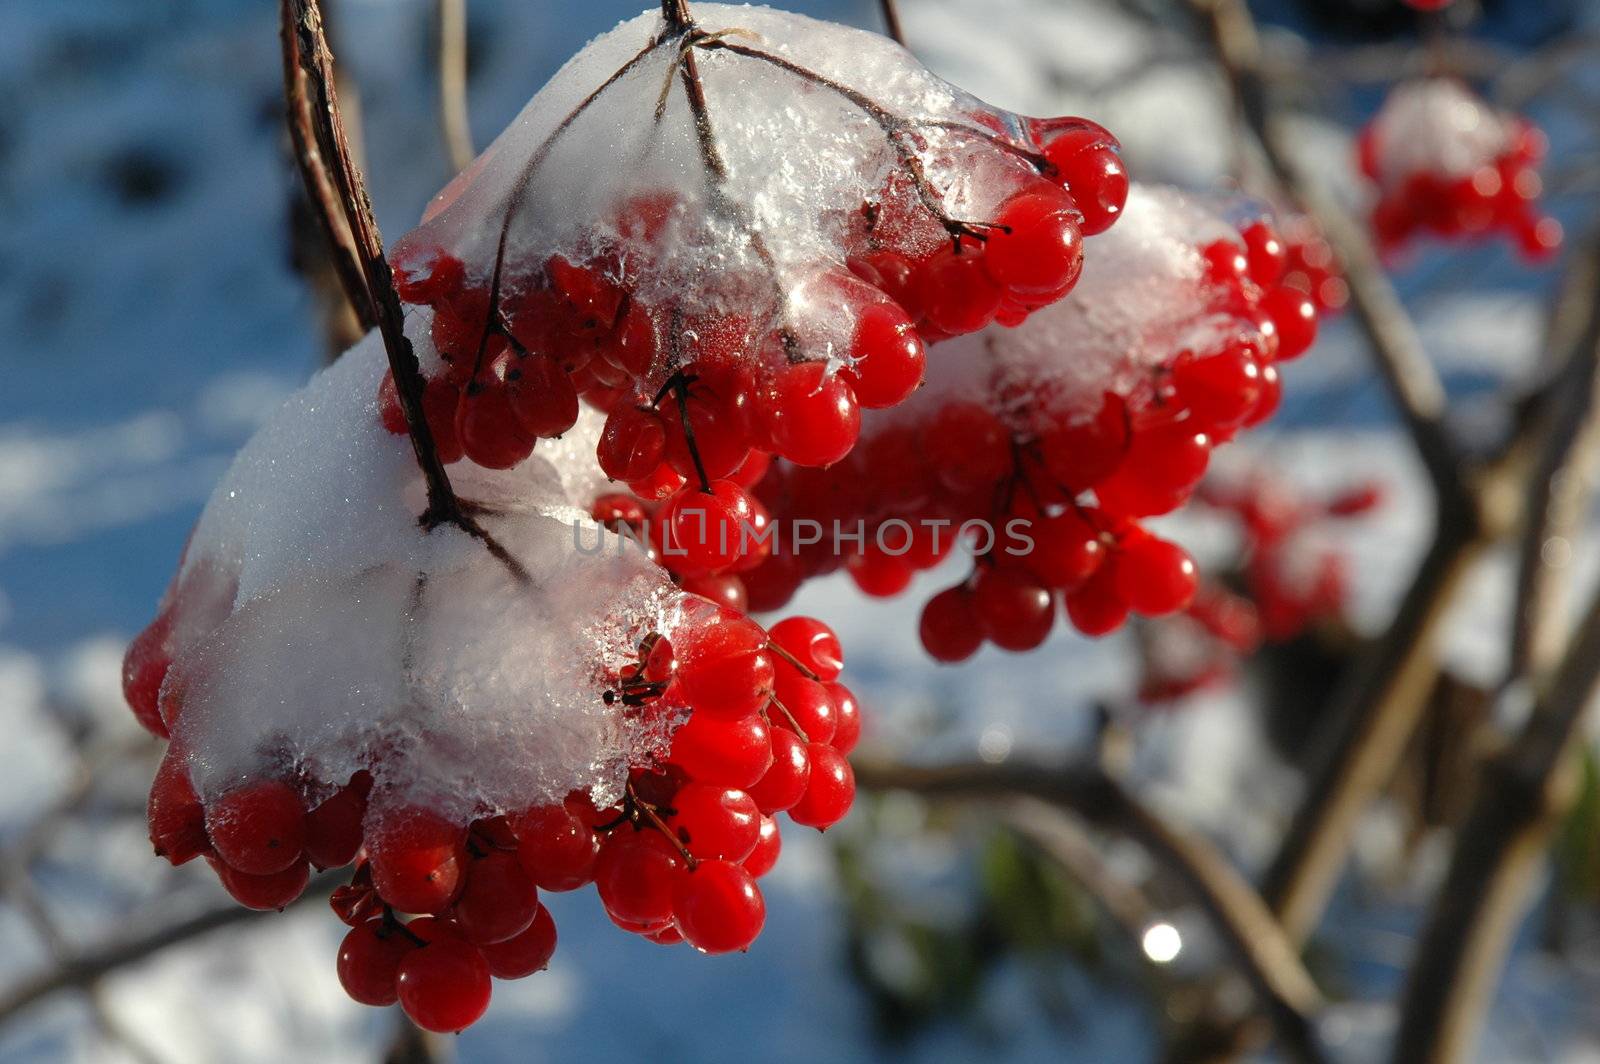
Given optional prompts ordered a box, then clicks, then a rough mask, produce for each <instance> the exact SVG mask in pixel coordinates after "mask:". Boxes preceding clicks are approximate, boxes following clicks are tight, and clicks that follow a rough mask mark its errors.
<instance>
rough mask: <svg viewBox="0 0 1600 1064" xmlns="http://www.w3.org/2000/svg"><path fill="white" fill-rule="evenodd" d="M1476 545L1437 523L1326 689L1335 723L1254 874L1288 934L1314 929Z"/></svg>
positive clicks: (1411, 717) (1404, 727) (1408, 721)
mask: <svg viewBox="0 0 1600 1064" xmlns="http://www.w3.org/2000/svg"><path fill="white" fill-rule="evenodd" d="M1485 546H1486V544H1485V543H1484V542H1483V541H1482V540H1480V539H1478V538H1476V537H1473V536H1470V535H1467V534H1465V533H1464V531H1463V529H1461V528H1460V527H1459V526H1456V525H1453V524H1444V525H1442V526H1441V527H1440V529H1439V531H1438V533H1437V535H1436V538H1435V539H1434V542H1433V544H1432V546H1431V547H1430V548H1429V550H1428V553H1427V555H1426V557H1424V558H1423V560H1422V564H1421V566H1420V567H1419V569H1418V571H1417V575H1416V577H1415V578H1414V579H1413V581H1412V584H1411V587H1410V588H1409V589H1407V591H1406V594H1405V597H1404V598H1403V599H1402V600H1401V602H1400V607H1399V609H1398V610H1397V611H1396V613H1395V616H1394V619H1393V620H1392V621H1390V623H1389V627H1388V628H1387V629H1386V630H1385V631H1384V633H1383V634H1382V635H1381V636H1379V637H1378V638H1377V640H1375V641H1374V642H1373V643H1372V644H1371V646H1370V648H1369V649H1368V650H1367V651H1366V652H1365V653H1364V654H1363V656H1362V657H1361V658H1360V659H1359V660H1358V661H1357V662H1356V665H1355V667H1354V670H1353V671H1352V673H1351V674H1350V676H1349V678H1348V679H1347V680H1346V681H1345V683H1344V685H1343V686H1342V687H1341V689H1340V690H1339V691H1338V692H1337V693H1336V695H1335V696H1334V698H1333V701H1332V704H1331V706H1330V708H1329V711H1328V718H1327V719H1328V720H1329V721H1330V723H1331V724H1333V725H1334V726H1335V727H1336V728H1337V729H1338V733H1337V734H1336V735H1335V736H1334V737H1333V738H1332V740H1331V743H1330V744H1329V745H1328V746H1327V747H1326V749H1327V751H1328V753H1327V754H1326V755H1325V756H1324V757H1323V759H1322V761H1321V763H1320V764H1319V766H1318V768H1317V770H1316V772H1315V773H1314V775H1313V777H1312V779H1311V780H1310V781H1309V782H1308V784H1307V789H1306V794H1305V797H1304V798H1303V799H1302V800H1301V802H1300V805H1299V807H1298V808H1297V809H1296V811H1295V815H1294V817H1293V819H1292V820H1291V821H1290V823H1289V826H1288V828H1287V829H1286V830H1285V832H1284V835H1283V841H1282V843H1281V844H1280V846H1279V850H1278V853H1277V855H1276V856H1275V858H1274V859H1273V861H1272V863H1271V864H1270V865H1269V866H1268V869H1267V872H1266V875H1265V877H1264V879H1263V883H1262V895H1263V896H1264V897H1265V898H1266V900H1267V904H1269V905H1271V906H1272V909H1273V911H1274V912H1275V913H1277V915H1278V918H1279V920H1280V921H1282V923H1283V929H1284V933H1285V934H1286V935H1288V937H1289V939H1290V940H1291V941H1293V942H1297V943H1298V942H1304V941H1305V940H1306V938H1307V937H1308V936H1309V935H1310V934H1311V932H1312V931H1313V930H1314V929H1315V927H1316V925H1317V921H1318V919H1319V918H1320V917H1321V914H1322V911H1323V909H1324V908H1325V907H1326V905H1327V901H1328V897H1329V895H1330V894H1332V892H1333V888H1334V886H1335V884H1336V883H1337V881H1338V877H1339V873H1340V871H1341V870H1342V869H1343V867H1344V861H1345V856H1346V854H1347V853H1348V851H1349V847H1350V840H1351V839H1352V837H1353V836H1354V833H1355V827H1356V823H1357V820H1358V818H1359V817H1360V815H1361V813H1362V811H1363V810H1364V809H1365V808H1366V807H1367V804H1368V802H1370V801H1371V800H1372V798H1373V796H1375V795H1376V794H1377V793H1378V792H1379V791H1380V790H1382V789H1383V787H1384V785H1385V784H1386V783H1387V782H1388V781H1389V779H1390V778H1391V777H1392V776H1393V775H1394V770H1395V766H1396V765H1397V764H1399V761H1400V757H1401V755H1402V753H1404V751H1405V746H1406V742H1407V740H1408V739H1409V738H1410V736H1411V734H1412V732H1414V731H1415V730H1416V727H1417V724H1418V722H1419V721H1420V720H1421V719H1422V713H1423V710H1424V709H1425V708H1426V706H1427V698H1426V694H1427V691H1428V688H1429V686H1430V685H1431V684H1432V682H1433V679H1434V677H1435V675H1436V671H1437V663H1436V659H1435V657H1434V652H1433V651H1434V639H1435V636H1436V635H1437V633H1438V629H1439V626H1440V622H1441V621H1442V619H1443V617H1444V615H1445V612H1446V610H1447V609H1448V607H1449V605H1450V602H1451V600H1452V599H1453V598H1454V596H1455V592H1456V589H1457V588H1458V587H1459V586H1460V584H1461V581H1462V578H1463V577H1464V576H1465V575H1466V572H1467V570H1468V569H1469V568H1470V567H1471V565H1472V563H1473V562H1474V561H1476V560H1477V558H1478V556H1479V555H1480V554H1481V553H1482V551H1483V549H1484V547H1485Z"/></svg>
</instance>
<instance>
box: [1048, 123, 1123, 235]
mask: <svg viewBox="0 0 1600 1064" xmlns="http://www.w3.org/2000/svg"><path fill="white" fill-rule="evenodd" d="M1044 154H1045V158H1046V159H1048V160H1049V161H1050V163H1051V165H1052V166H1054V167H1055V168H1056V180H1058V181H1060V182H1061V183H1062V185H1064V186H1065V187H1066V190H1067V191H1068V192H1069V193H1070V194H1071V195H1072V199H1073V202H1074V203H1076V204H1077V206H1078V213H1079V214H1081V215H1083V221H1082V222H1081V223H1080V228H1081V229H1082V231H1083V235H1084V236H1094V235H1095V234H1097V233H1103V232H1105V231H1106V230H1107V229H1110V228H1111V223H1112V222H1115V221H1116V220H1117V218H1118V216H1120V215H1121V214H1122V207H1123V204H1125V203H1127V201H1128V171H1127V169H1126V168H1124V167H1123V165H1122V158H1121V157H1120V156H1119V155H1117V153H1116V151H1115V150H1114V149H1113V148H1112V146H1111V145H1110V144H1109V143H1107V135H1106V134H1105V132H1104V131H1102V130H1097V129H1073V130H1068V131H1066V132H1064V133H1062V134H1060V135H1059V136H1057V137H1055V138H1054V139H1053V140H1051V141H1050V143H1048V144H1046V145H1045V149H1044Z"/></svg>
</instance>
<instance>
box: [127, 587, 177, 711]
mask: <svg viewBox="0 0 1600 1064" xmlns="http://www.w3.org/2000/svg"><path fill="white" fill-rule="evenodd" d="M171 630H172V615H171V613H168V612H163V613H161V614H160V615H159V616H158V617H156V619H155V620H153V621H151V622H150V626H149V627H148V628H146V629H145V630H144V631H142V632H140V633H139V634H138V636H137V637H136V638H135V639H134V641H133V642H132V643H130V644H129V645H128V651H127V653H126V654H124V655H123V658H122V696H123V698H125V699H127V702H128V706H129V708H131V709H132V710H133V715H134V717H135V718H137V719H138V721H139V723H140V724H141V725H143V726H144V729H145V731H147V732H149V733H150V734H151V735H154V736H157V737H158V738H161V739H165V738H167V726H166V724H165V723H164V722H163V721H162V720H161V708H160V705H161V681H162V680H165V679H166V678H167V669H168V668H169V667H170V666H171V665H172V658H171V657H170V656H169V655H168V654H167V651H166V642H167V635H168V633H169V632H170V631H171Z"/></svg>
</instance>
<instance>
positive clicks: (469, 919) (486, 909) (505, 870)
mask: <svg viewBox="0 0 1600 1064" xmlns="http://www.w3.org/2000/svg"><path fill="white" fill-rule="evenodd" d="M538 910H539V897H538V892H537V891H536V890H535V889H534V886H533V880H532V879H530V878H529V877H528V873H527V872H526V871H524V869H523V867H522V864H521V862H520V861H518V860H517V858H516V857H514V856H512V855H511V854H509V853H504V852H500V851H495V852H492V853H489V854H486V855H484V856H483V857H480V858H478V859H477V860H475V861H472V862H471V863H470V864H468V865H467V867H466V885H465V886H464V887H462V889H461V896H460V897H458V898H457V899H456V903H455V906H454V908H453V909H452V910H451V912H452V913H453V915H454V916H455V921H456V924H457V925H458V926H459V927H460V928H461V933H462V934H463V935H465V936H466V937H467V940H468V941H470V942H475V943H477V944H478V945H480V946H482V945H488V944H490V943H493V942H504V941H505V940H506V939H508V938H512V937H514V936H516V935H520V934H521V933H522V932H524V931H526V930H527V929H528V925H529V924H531V923H532V922H533V918H534V916H535V915H536V914H537V913H538Z"/></svg>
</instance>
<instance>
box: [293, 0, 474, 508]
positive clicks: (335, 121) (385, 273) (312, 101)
mask: <svg viewBox="0 0 1600 1064" xmlns="http://www.w3.org/2000/svg"><path fill="white" fill-rule="evenodd" d="M281 17H282V23H283V25H282V32H283V47H284V56H285V60H284V64H285V65H284V72H285V73H284V77H285V83H284V91H285V92H286V93H287V94H288V97H289V99H290V100H291V101H293V100H294V99H295V97H296V96H297V95H298V94H299V93H301V92H305V93H306V96H307V99H308V102H309V106H310V129H311V132H312V134H313V141H314V143H315V144H316V146H317V150H318V151H319V152H320V153H321V155H322V158H323V159H324V160H325V161H326V162H328V163H329V164H331V167H330V169H331V173H332V176H333V184H334V187H335V188H337V190H338V194H339V206H340V210H341V213H342V214H343V217H344V221H345V224H346V225H347V226H348V227H349V231H350V235H351V237H352V238H353V240H354V244H355V251H356V255H357V259H358V261H359V262H360V265H361V272H362V278H363V280H364V281H365V284H366V290H367V296H368V301H369V303H370V305H371V307H372V309H373V313H374V315H375V317H376V321H377V327H378V331H379V333H380V334H381V335H382V337H383V346H384V350H385V351H386V352H387V354H388V356H389V370H390V372H391V373H392V374H393V375H394V382H395V390H396V391H397V392H398V393H399V397H400V406H401V408H402V409H403V410H404V411H405V415H406V428H407V430H408V431H409V433H410V436H411V445H412V449H413V450H414V451H415V452H416V455H417V464H418V466H420V467H421V469H422V475H423V478H424V479H425V480H426V481H427V490H428V508H427V509H426V510H425V511H424V512H423V514H422V516H421V518H420V521H421V523H422V525H423V527H424V528H429V529H431V528H435V527H437V526H439V525H441V524H447V523H448V524H454V525H457V526H458V527H460V528H462V529H465V530H468V531H472V530H473V529H476V527H477V526H476V524H475V522H473V521H472V520H471V519H470V518H469V517H468V516H467V515H466V513H465V512H464V511H463V510H462V508H461V503H460V501H459V500H458V499H457V498H456V494H455V491H454V489H452V488H451V486H450V476H449V474H447V473H446V472H445V469H444V463H443V462H442V461H441V460H440V458H439V450H438V447H437V446H436V445H435V443H434V439H433V432H432V430H430V429H429V427H428V419H427V417H426V416H425V415H424V413H423V409H422V392H423V380H422V370H421V368H420V366H419V365H418V362H417V355H416V352H415V351H413V350H412V348H411V341H410V339H409V338H407V336H406V334H405V318H404V314H403V312H402V311H401V308H400V296H399V295H398V293H396V292H395V288H394V278H393V275H392V274H391V272H390V270H389V261H388V259H387V258H385V257H384V253H383V236H382V234H381V233H379V231H378V223H377V220H376V219H375V218H374V217H373V215H372V202H371V200H370V199H369V198H368V196H367V189H366V182H365V181H364V180H363V179H362V176H361V171H360V169H359V168H358V167H357V166H356V164H355V161H354V160H353V159H352V158H351V155H350V143H349V141H348V140H347V139H346V137H345V131H344V123H343V121H342V119H341V117H340V114H339V98H338V92H337V90H336V89H335V87H334V73H333V54H332V53H331V52H330V51H329V50H328V39H327V35H326V33H324V31H323V25H322V11H321V7H320V5H319V3H318V0H282V7H281ZM296 71H298V72H299V73H301V74H303V75H304V81H303V82H302V81H301V80H300V78H299V77H297V76H296Z"/></svg>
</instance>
